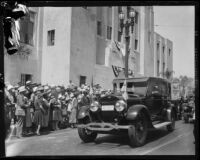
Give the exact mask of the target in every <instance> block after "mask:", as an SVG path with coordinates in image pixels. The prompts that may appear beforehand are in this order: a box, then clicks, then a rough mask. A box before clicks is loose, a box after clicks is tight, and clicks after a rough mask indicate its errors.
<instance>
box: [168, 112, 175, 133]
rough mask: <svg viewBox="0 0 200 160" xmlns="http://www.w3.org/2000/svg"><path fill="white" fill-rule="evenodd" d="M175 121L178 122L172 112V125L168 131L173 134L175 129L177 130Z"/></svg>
mask: <svg viewBox="0 0 200 160" xmlns="http://www.w3.org/2000/svg"><path fill="white" fill-rule="evenodd" d="M175 120H176V117H175V114H174V112H173V111H172V112H171V120H170V121H171V124H170V125H167V130H168V131H169V132H172V131H173V130H174V129H175Z"/></svg>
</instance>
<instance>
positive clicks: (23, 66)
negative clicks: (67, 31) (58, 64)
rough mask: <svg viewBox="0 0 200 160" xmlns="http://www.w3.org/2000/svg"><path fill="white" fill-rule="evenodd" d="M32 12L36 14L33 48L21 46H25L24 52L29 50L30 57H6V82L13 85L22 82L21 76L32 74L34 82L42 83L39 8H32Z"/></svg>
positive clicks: (19, 55) (17, 55) (16, 55)
mask: <svg viewBox="0 0 200 160" xmlns="http://www.w3.org/2000/svg"><path fill="white" fill-rule="evenodd" d="M29 10H30V11H33V12H34V13H35V23H34V32H33V46H31V45H28V44H23V43H21V45H23V46H24V49H23V50H29V52H30V54H29V55H28V56H23V55H21V54H20V52H19V53H16V54H14V55H12V56H10V55H8V54H6V50H5V56H4V73H5V82H10V83H11V84H13V85H16V84H17V83H18V82H20V81H21V74H31V75H33V77H32V81H33V82H40V73H39V70H40V66H39V64H40V62H41V61H40V59H38V53H37V52H38V47H39V46H38V43H39V44H40V43H41V41H40V36H39V33H38V31H39V30H40V27H41V24H40V23H39V21H40V15H39V14H38V12H39V8H38V7H30V8H29Z"/></svg>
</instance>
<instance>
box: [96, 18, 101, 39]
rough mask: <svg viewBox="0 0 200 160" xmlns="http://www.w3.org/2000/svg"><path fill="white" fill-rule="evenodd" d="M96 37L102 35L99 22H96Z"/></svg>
mask: <svg viewBox="0 0 200 160" xmlns="http://www.w3.org/2000/svg"><path fill="white" fill-rule="evenodd" d="M97 35H99V36H101V35H102V29H101V22H100V21H97Z"/></svg>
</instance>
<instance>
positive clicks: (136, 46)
mask: <svg viewBox="0 0 200 160" xmlns="http://www.w3.org/2000/svg"><path fill="white" fill-rule="evenodd" d="M135 50H136V51H137V50H138V40H137V39H135Z"/></svg>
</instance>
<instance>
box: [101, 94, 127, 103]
mask: <svg viewBox="0 0 200 160" xmlns="http://www.w3.org/2000/svg"><path fill="white" fill-rule="evenodd" d="M121 99H123V97H122V95H114V94H110V95H107V96H104V97H101V98H100V99H99V103H100V104H101V105H108V104H109V105H114V104H115V103H116V101H118V100H121Z"/></svg>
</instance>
